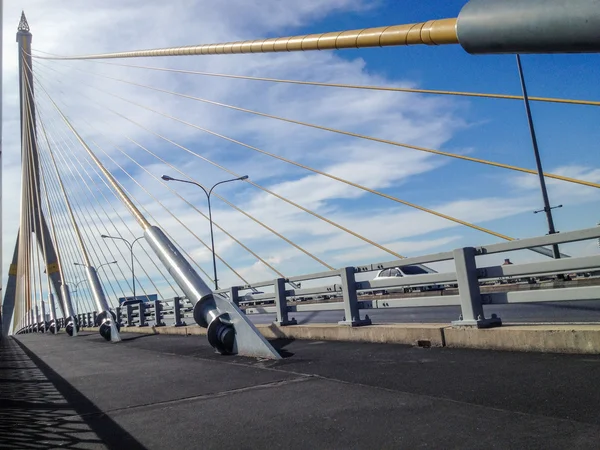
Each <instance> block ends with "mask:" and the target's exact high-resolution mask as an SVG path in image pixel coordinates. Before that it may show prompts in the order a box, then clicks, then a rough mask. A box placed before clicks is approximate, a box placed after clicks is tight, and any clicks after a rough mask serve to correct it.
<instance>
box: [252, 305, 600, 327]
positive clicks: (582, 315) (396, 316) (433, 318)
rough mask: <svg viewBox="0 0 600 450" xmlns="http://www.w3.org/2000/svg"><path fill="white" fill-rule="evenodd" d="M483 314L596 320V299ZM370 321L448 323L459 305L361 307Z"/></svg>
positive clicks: (311, 315)
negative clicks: (388, 307) (366, 308)
mask: <svg viewBox="0 0 600 450" xmlns="http://www.w3.org/2000/svg"><path fill="white" fill-rule="evenodd" d="M484 311H485V314H486V317H489V316H491V315H492V314H497V315H498V316H499V317H500V318H501V319H502V320H503V321H504V322H507V323H508V322H516V323H537V322H541V323H553V322H569V323H578V322H585V323H589V322H600V300H599V301H577V302H547V303H524V304H508V305H488V306H485V307H484ZM361 314H362V316H361V317H364V314H367V315H368V316H369V318H370V319H371V320H372V321H373V322H374V323H447V322H448V323H449V322H451V321H453V320H458V318H459V316H460V307H459V306H435V307H420V308H390V309H370V310H363V311H361ZM248 317H249V318H250V320H252V322H254V323H256V324H264V323H271V322H273V321H274V320H275V314H250V315H248ZM289 317H290V318H292V317H295V318H296V320H297V321H298V323H299V324H306V323H336V322H339V321H340V320H342V319H343V317H344V312H343V311H313V312H294V313H289Z"/></svg>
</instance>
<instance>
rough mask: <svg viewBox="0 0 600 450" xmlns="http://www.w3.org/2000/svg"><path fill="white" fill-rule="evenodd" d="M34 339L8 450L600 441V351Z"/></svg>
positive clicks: (2, 413) (12, 385)
mask: <svg viewBox="0 0 600 450" xmlns="http://www.w3.org/2000/svg"><path fill="white" fill-rule="evenodd" d="M123 337H124V339H125V340H124V341H123V342H121V343H119V344H109V343H107V342H105V341H104V340H103V339H102V338H100V336H99V335H98V334H96V333H84V334H83V335H82V336H79V337H77V338H69V337H68V336H66V335H64V334H61V335H58V336H48V335H22V336H19V337H18V342H17V340H9V341H8V342H7V343H5V344H3V346H2V350H1V354H0V357H1V358H2V359H1V360H0V405H1V406H0V424H1V425H0V448H3V449H4V448H7V449H9V448H18V449H25V448H56V447H60V448H115V449H117V448H123V449H138V448H149V449H174V448H176V449H197V448H209V449H212V448H214V449H230V448H231V449H263V448H269V449H272V448H275V449H276V448H281V449H295V448H298V449H300V448H302V449H306V448H311V449H313V448H315V449H351V448H357V449H358V448H360V449H366V448H374V449H385V448H394V449H398V448H400V449H402V448H406V449H413V448H445V449H449V448H457V449H459V448H460V449H464V448H501V449H505V448H528V449H532V448H540V449H553V448H577V449H587V448H589V449H597V448H598V442H600V408H599V407H598V405H600V390H599V389H598V388H597V383H598V379H599V378H600V357H599V356H590V355H556V354H554V355H551V354H530V353H508V352H487V351H477V350H462V349H449V348H428V349H425V348H413V347H409V346H402V345H391V344H386V345H382V344H368V343H360V344H359V343H350V342H323V341H310V342H309V341H285V340H280V341H276V342H275V344H276V346H277V347H278V348H279V349H280V351H281V352H282V354H283V355H284V356H285V358H284V359H283V360H281V361H277V362H275V361H259V360H254V359H247V358H243V357H223V356H220V355H216V354H214V353H213V351H212V349H211V348H210V347H209V346H208V345H207V344H206V340H205V338H204V337H201V336H166V335H134V334H126V335H124V336H123Z"/></svg>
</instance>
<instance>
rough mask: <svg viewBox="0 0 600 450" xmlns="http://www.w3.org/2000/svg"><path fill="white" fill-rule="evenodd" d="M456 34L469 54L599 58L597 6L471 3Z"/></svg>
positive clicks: (593, 2) (496, 0)
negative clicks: (596, 54) (595, 55)
mask: <svg viewBox="0 0 600 450" xmlns="http://www.w3.org/2000/svg"><path fill="white" fill-rule="evenodd" d="M456 29H457V34H458V41H459V43H460V45H462V47H463V48H464V49H465V50H466V51H467V52H469V53H473V54H489V53H585V52H600V31H599V30H600V1H599V0H471V1H469V3H467V4H466V5H465V6H464V7H463V9H462V10H461V12H460V14H459V16H458V22H457V27H456Z"/></svg>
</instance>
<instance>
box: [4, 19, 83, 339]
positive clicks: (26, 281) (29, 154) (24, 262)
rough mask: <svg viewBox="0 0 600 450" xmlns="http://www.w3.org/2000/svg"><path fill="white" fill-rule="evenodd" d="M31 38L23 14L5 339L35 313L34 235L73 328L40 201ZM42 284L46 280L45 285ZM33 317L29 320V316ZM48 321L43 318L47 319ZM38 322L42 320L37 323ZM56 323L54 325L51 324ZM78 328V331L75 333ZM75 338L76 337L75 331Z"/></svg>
mask: <svg viewBox="0 0 600 450" xmlns="http://www.w3.org/2000/svg"><path fill="white" fill-rule="evenodd" d="M31 42H32V34H31V32H30V29H29V24H28V23H27V18H26V17H25V13H24V12H23V13H22V14H21V20H20V22H19V26H18V31H17V43H18V46H19V52H18V55H19V94H20V105H21V108H20V114H21V165H22V171H21V175H22V177H21V180H22V181H21V216H20V226H19V232H18V233H17V243H16V245H15V251H14V253H13V258H12V261H11V265H10V269H9V274H8V282H7V286H6V291H5V294H4V301H3V303H2V316H3V319H4V327H3V330H2V332H3V334H4V335H7V334H8V333H9V328H10V324H11V322H12V324H13V325H12V331H13V332H14V331H17V329H18V328H19V323H20V319H21V318H22V317H24V315H28V314H31V312H32V311H34V310H35V305H33V303H32V300H31V295H30V294H31V288H30V284H31V280H30V269H29V266H28V264H29V262H30V257H31V255H29V254H28V250H29V247H28V246H29V245H30V242H31V238H32V236H31V234H33V235H35V239H36V241H37V244H38V247H39V250H40V251H41V253H42V255H43V257H44V263H45V266H46V275H47V276H48V280H49V282H50V284H52V287H53V288H54V292H55V294H56V296H57V297H58V299H59V302H58V303H59V307H60V309H61V312H62V315H63V317H64V318H65V319H66V320H65V322H66V323H74V324H75V325H76V318H75V317H74V315H73V314H70V313H71V312H72V311H73V307H72V305H69V304H68V303H69V301H70V299H69V298H65V297H64V296H63V295H62V292H61V287H62V285H63V283H64V279H63V277H62V271H61V265H60V254H59V252H58V248H57V247H55V243H54V242H53V240H52V237H51V235H50V230H49V228H48V224H47V221H46V218H45V216H44V212H43V210H42V207H41V205H42V201H41V197H40V165H39V153H38V147H37V134H36V110H35V101H34V83H33V71H32V67H33V65H32V57H31ZM40 281H41V280H40ZM28 317H29V315H28ZM44 319H45V318H42V320H44ZM35 320H37V317H36V318H35ZM52 322H54V323H52ZM49 327H50V328H51V329H54V330H57V329H58V323H57V322H56V316H55V315H54V317H52V321H51V323H50V324H49ZM76 328H77V326H75V330H76ZM75 333H76V332H75Z"/></svg>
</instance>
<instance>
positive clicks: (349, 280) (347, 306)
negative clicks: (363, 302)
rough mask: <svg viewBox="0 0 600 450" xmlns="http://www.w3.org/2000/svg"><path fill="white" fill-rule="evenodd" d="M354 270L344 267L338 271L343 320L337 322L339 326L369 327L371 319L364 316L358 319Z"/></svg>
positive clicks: (358, 310)
mask: <svg viewBox="0 0 600 450" xmlns="http://www.w3.org/2000/svg"><path fill="white" fill-rule="evenodd" d="M355 272H356V269H355V268H354V267H345V268H343V269H341V270H340V276H341V277H342V295H343V298H344V320H342V321H341V322H338V324H339V325H348V326H351V327H358V326H361V325H371V319H369V317H368V316H365V318H364V319H361V318H360V308H359V307H358V294H357V293H356V278H355V276H354V274H355Z"/></svg>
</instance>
